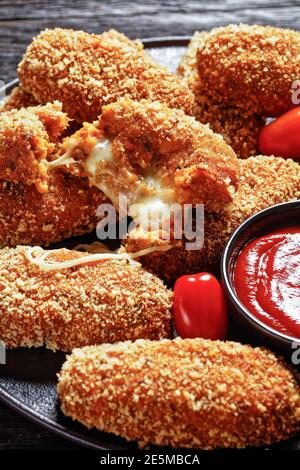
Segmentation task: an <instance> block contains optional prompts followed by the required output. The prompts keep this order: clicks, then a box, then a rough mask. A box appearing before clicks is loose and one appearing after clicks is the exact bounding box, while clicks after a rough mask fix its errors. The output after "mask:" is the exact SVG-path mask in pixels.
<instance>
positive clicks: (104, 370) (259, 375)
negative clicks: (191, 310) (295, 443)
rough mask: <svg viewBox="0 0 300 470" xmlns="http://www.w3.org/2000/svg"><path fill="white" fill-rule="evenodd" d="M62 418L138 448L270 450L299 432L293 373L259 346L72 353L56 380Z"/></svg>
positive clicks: (194, 343)
mask: <svg viewBox="0 0 300 470" xmlns="http://www.w3.org/2000/svg"><path fill="white" fill-rule="evenodd" d="M57 389H58V394H59V397H60V400H61V408H62V411H63V412H64V414H65V415H66V416H70V417H71V418H72V419H74V420H78V421H79V422H80V423H82V424H84V425H85V426H87V427H88V428H92V427H95V428H97V429H99V430H101V431H105V432H109V433H113V434H117V435H118V436H121V437H124V438H125V439H127V440H129V441H132V440H137V441H138V443H139V444H140V446H145V445H147V444H155V445H160V446H165V445H166V446H172V447H189V448H200V449H216V448H228V447H229V448H230V447H233V448H242V447H246V446H260V445H269V444H271V443H273V442H277V441H280V440H282V439H286V438H288V437H289V436H291V435H292V434H294V433H295V432H296V431H297V430H298V429H299V423H300V389H299V385H298V383H297V381H296V378H295V376H294V373H293V371H292V370H291V369H290V368H288V367H287V366H286V365H285V363H284V362H283V360H282V359H280V358H278V357H277V356H276V355H275V354H273V353H272V352H270V351H268V350H266V349H263V348H252V347H251V346H245V345H242V344H239V343H233V342H222V341H210V340H204V339H200V338H199V339H198V338H197V339H180V338H178V339H175V340H172V341H170V340H162V341H149V340H148V341H146V340H140V341H136V342H135V343H132V342H130V341H126V342H124V343H117V344H113V345H109V344H106V345H103V346H98V347H97V346H92V347H86V348H83V349H75V350H74V351H73V352H72V354H71V355H70V356H68V358H67V361H66V362H65V364H64V365H63V367H62V370H61V372H60V374H59V382H58V387H57Z"/></svg>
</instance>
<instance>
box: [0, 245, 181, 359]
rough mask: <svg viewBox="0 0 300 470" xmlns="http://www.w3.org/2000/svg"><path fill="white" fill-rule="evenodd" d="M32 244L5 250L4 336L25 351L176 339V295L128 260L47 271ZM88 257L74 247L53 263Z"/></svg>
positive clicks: (0, 292)
mask: <svg viewBox="0 0 300 470" xmlns="http://www.w3.org/2000/svg"><path fill="white" fill-rule="evenodd" d="M25 253H26V247H22V246H19V247H17V248H16V249H12V248H5V249H3V250H1V251H0V261H1V263H0V265H1V267H0V297H1V302H0V339H1V340H2V341H3V342H4V343H5V346H6V347H8V348H15V347H20V346H28V347H32V346H34V347H38V346H42V345H43V344H45V345H46V347H47V348H50V349H54V350H55V349H60V350H63V351H71V350H72V349H73V348H75V347H81V346H87V345H90V344H100V343H107V342H111V343H114V342H116V341H124V340H129V339H131V340H135V339H138V338H147V339H160V338H168V337H170V335H171V312H170V309H171V304H172V292H171V291H168V289H167V288H166V287H165V286H164V285H163V283H162V281H161V280H160V279H158V278H156V277H155V276H153V275H152V274H150V273H148V272H146V271H144V270H143V269H142V268H141V267H140V265H134V266H133V265H130V264H128V262H127V261H116V260H113V261H111V260H109V261H100V262H96V263H89V264H81V265H78V266H74V267H71V268H66V269H61V270H57V271H55V270H51V271H47V270H43V269H42V268H40V267H39V266H36V265H34V264H32V263H31V262H30V261H28V259H27V258H26V255H25ZM82 256H85V254H84V253H80V252H76V251H70V250H66V249H61V250H58V251H56V252H54V253H52V254H50V255H49V256H48V258H47V262H51V261H52V262H53V261H64V260H70V259H76V258H80V257H82Z"/></svg>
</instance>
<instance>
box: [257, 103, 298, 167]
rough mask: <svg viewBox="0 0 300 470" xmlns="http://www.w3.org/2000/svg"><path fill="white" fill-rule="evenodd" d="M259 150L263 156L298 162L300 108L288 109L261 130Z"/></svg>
mask: <svg viewBox="0 0 300 470" xmlns="http://www.w3.org/2000/svg"><path fill="white" fill-rule="evenodd" d="M259 149H260V151H261V153H263V154H264V155H275V156H277V157H284V158H294V159H295V160H300V106H297V107H295V108H292V109H290V110H289V111H287V112H286V113H284V114H282V115H281V116H279V117H278V118H277V119H275V120H274V121H272V122H271V123H270V124H268V125H267V126H266V127H264V128H263V130H262V131H261V133H260V136H259Z"/></svg>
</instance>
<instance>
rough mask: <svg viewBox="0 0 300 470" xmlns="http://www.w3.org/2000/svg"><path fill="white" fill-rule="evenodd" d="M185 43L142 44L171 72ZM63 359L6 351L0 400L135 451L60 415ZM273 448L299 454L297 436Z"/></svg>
mask: <svg viewBox="0 0 300 470" xmlns="http://www.w3.org/2000/svg"><path fill="white" fill-rule="evenodd" d="M188 40H189V38H187V37H167V38H159V39H157V38H148V39H145V40H143V42H144V44H145V47H146V48H147V49H148V50H149V52H150V53H151V55H152V56H153V57H154V59H155V60H156V61H157V62H159V63H160V64H162V65H166V66H167V67H169V68H170V69H171V70H172V71H174V70H175V69H176V67H177V65H178V62H179V60H180V57H181V56H182V54H183V52H184V50H185V46H186V45H187V43H188ZM17 83H18V80H14V81H13V82H11V83H10V84H8V85H7V86H6V87H5V91H6V92H7V93H9V92H10V91H11V89H12V88H13V87H14V86H15V85H16V84H17ZM1 91H3V90H0V93H1ZM94 239H95V235H94V234H91V235H88V236H84V237H77V238H73V239H70V240H66V241H65V242H63V243H60V244H58V245H56V247H57V246H66V247H73V246H75V245H76V244H78V243H88V242H91V241H93V240H94ZM240 339H241V340H242V339H243V338H240ZM64 358H65V355H64V354H63V353H61V352H56V353H53V352H51V351H48V350H46V349H44V348H38V349H34V348H33V349H25V348H24V349H15V350H10V351H8V352H7V358H6V365H0V373H1V377H0V400H1V401H3V402H4V403H6V404H7V405H9V406H10V407H11V408H13V409H14V410H16V411H17V412H18V413H21V414H22V415H24V416H26V417H27V418H29V419H31V420H32V421H34V422H36V423H37V424H39V425H40V426H42V427H44V428H46V429H48V430H50V431H53V432H54V433H56V434H59V435H60V436H63V437H65V438H67V439H69V440H71V441H73V442H75V443H77V444H81V445H84V446H86V447H89V448H93V449H98V450H112V449H119V450H125V449H134V448H136V445H135V444H134V443H133V444H130V443H128V442H126V441H125V440H124V439H121V438H118V437H116V436H113V435H111V434H106V433H101V432H99V431H96V430H91V431H88V430H87V429H86V428H84V427H83V426H82V425H80V424H79V423H76V422H73V421H72V420H71V419H69V418H66V417H65V416H64V415H63V414H62V413H61V411H60V409H59V401H58V397H57V394H56V374H57V372H58V371H59V370H60V368H61V365H62V363H63V362H64ZM273 447H276V448H280V449H295V450H296V449H297V450H300V436H299V435H298V436H296V437H295V438H294V439H291V440H289V441H285V442H282V443H280V444H277V445H276V446H272V448H273Z"/></svg>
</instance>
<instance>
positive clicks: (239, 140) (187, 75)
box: [177, 32, 265, 158]
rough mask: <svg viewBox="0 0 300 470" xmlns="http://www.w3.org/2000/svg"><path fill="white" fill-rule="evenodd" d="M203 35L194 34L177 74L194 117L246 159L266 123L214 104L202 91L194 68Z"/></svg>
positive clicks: (234, 109) (249, 113) (233, 109)
mask: <svg viewBox="0 0 300 470" xmlns="http://www.w3.org/2000/svg"><path fill="white" fill-rule="evenodd" d="M208 36H209V33H206V32H196V33H195V34H194V35H193V37H192V39H191V41H190V43H189V45H188V48H187V51H186V53H185V54H184V56H183V57H182V59H181V62H180V64H179V67H178V70H177V73H178V75H179V76H180V77H181V78H182V79H184V80H185V81H186V83H187V85H188V87H189V88H190V90H191V91H192V92H193V94H194V95H195V100H196V106H195V111H194V115H195V117H196V119H197V120H198V121H200V122H202V123H203V124H209V125H210V128H211V129H212V130H213V131H214V132H216V133H218V134H221V135H222V136H223V138H224V140H225V141H226V142H227V144H229V145H231V147H232V148H233V150H234V151H235V152H236V154H237V156H238V157H239V158H248V157H250V156H251V155H256V154H257V151H258V136H259V134H260V131H261V130H262V128H263V127H264V125H265V120H264V119H263V118H261V117H259V116H258V115H256V114H253V113H251V112H249V111H245V110H241V109H240V108H238V107H234V106H230V107H226V106H224V105H222V102H221V103H215V102H213V101H212V100H211V98H209V97H208V96H207V95H206V94H205V92H204V90H203V85H202V81H201V78H200V76H199V72H198V67H197V60H196V55H197V50H198V48H201V47H203V44H204V42H205V38H207V37H208Z"/></svg>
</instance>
